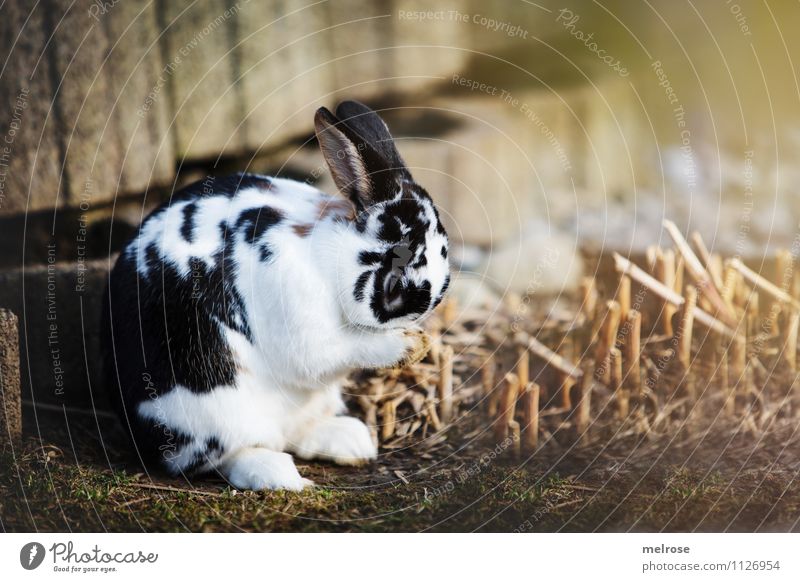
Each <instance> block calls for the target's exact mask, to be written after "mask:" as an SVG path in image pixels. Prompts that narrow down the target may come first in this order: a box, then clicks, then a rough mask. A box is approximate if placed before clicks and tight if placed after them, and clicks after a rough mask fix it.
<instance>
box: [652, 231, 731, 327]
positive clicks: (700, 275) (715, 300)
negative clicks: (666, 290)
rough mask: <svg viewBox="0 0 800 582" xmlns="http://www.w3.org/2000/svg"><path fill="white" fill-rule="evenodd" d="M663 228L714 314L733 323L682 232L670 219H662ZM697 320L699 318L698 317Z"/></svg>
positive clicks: (717, 292)
mask: <svg viewBox="0 0 800 582" xmlns="http://www.w3.org/2000/svg"><path fill="white" fill-rule="evenodd" d="M663 224H664V228H665V229H666V230H667V232H668V233H669V235H670V236H671V237H672V240H673V241H674V242H675V246H676V247H677V248H678V251H679V252H680V253H681V255H683V259H684V262H685V265H686V269H687V270H688V271H689V274H690V275H691V276H692V278H693V279H694V282H695V284H696V285H697V287H698V289H700V292H701V293H702V294H703V295H704V296H705V297H706V299H708V301H709V303H710V304H711V305H712V306H713V307H714V310H715V311H716V316H717V317H718V318H719V319H721V320H722V321H723V322H724V323H726V324H728V325H735V322H734V318H733V314H732V313H731V312H730V311H729V309H728V306H727V305H726V304H725V302H724V301H723V300H722V297H721V296H720V294H719V290H718V289H717V287H716V286H715V285H714V281H713V280H712V279H711V276H710V275H709V274H708V271H706V269H705V267H704V266H703V264H702V263H701V262H700V259H698V258H697V255H695V254H694V252H693V251H692V249H691V247H690V246H689V243H687V242H686V239H684V238H683V234H681V231H680V230H679V229H678V227H677V226H676V225H675V223H674V222H672V221H671V220H664V223H663ZM698 320H699V318H698Z"/></svg>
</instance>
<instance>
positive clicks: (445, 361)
mask: <svg viewBox="0 0 800 582" xmlns="http://www.w3.org/2000/svg"><path fill="white" fill-rule="evenodd" d="M439 412H440V414H439V418H440V419H441V421H442V422H443V423H444V424H450V421H451V420H453V346H444V348H443V349H442V352H441V354H440V356H439Z"/></svg>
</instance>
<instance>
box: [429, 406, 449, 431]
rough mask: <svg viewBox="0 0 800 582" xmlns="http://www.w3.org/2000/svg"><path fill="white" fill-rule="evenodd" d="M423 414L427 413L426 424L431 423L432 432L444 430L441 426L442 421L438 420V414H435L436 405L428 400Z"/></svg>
mask: <svg viewBox="0 0 800 582" xmlns="http://www.w3.org/2000/svg"><path fill="white" fill-rule="evenodd" d="M425 412H426V413H427V416H428V422H430V423H431V426H432V427H433V430H435V431H436V432H439V431H440V430H442V428H444V427H443V426H442V421H441V420H439V414H438V413H437V412H436V405H435V404H434V402H433V400H428V402H427V403H426V404H425Z"/></svg>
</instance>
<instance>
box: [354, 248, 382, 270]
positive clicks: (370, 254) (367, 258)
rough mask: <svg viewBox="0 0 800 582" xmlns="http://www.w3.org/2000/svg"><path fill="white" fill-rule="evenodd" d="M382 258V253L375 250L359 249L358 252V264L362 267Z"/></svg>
mask: <svg viewBox="0 0 800 582" xmlns="http://www.w3.org/2000/svg"><path fill="white" fill-rule="evenodd" d="M382 259H383V254H382V253H379V252H376V251H361V252H360V253H359V254H358V264H359V265H362V266H364V267H369V266H372V265H375V264H376V263H380V262H381V260H382Z"/></svg>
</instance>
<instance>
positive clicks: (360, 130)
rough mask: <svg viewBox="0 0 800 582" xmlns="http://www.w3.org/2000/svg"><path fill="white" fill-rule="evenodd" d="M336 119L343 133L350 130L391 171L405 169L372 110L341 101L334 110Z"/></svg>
mask: <svg viewBox="0 0 800 582" xmlns="http://www.w3.org/2000/svg"><path fill="white" fill-rule="evenodd" d="M336 117H337V118H338V119H339V120H340V121H341V122H342V124H343V125H344V126H345V128H346V129H345V131H347V130H350V132H352V133H353V134H355V135H357V136H358V137H359V138H360V139H361V140H363V141H365V142H366V143H368V144H369V145H371V146H372V148H373V149H374V150H375V151H376V152H378V153H379V154H380V155H381V157H383V159H384V160H386V161H387V162H388V163H389V166H390V167H391V168H392V169H395V170H404V169H405V162H403V158H401V157H400V152H398V151H397V148H396V147H395V145H394V140H393V139H392V134H391V133H389V128H388V127H387V125H386V123H385V122H384V121H383V119H381V118H380V116H379V115H378V114H377V113H375V112H374V111H373V110H372V109H370V108H369V107H367V106H366V105H364V104H363V103H359V102H358V101H342V102H341V103H340V104H339V106H338V107H337V108H336Z"/></svg>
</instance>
